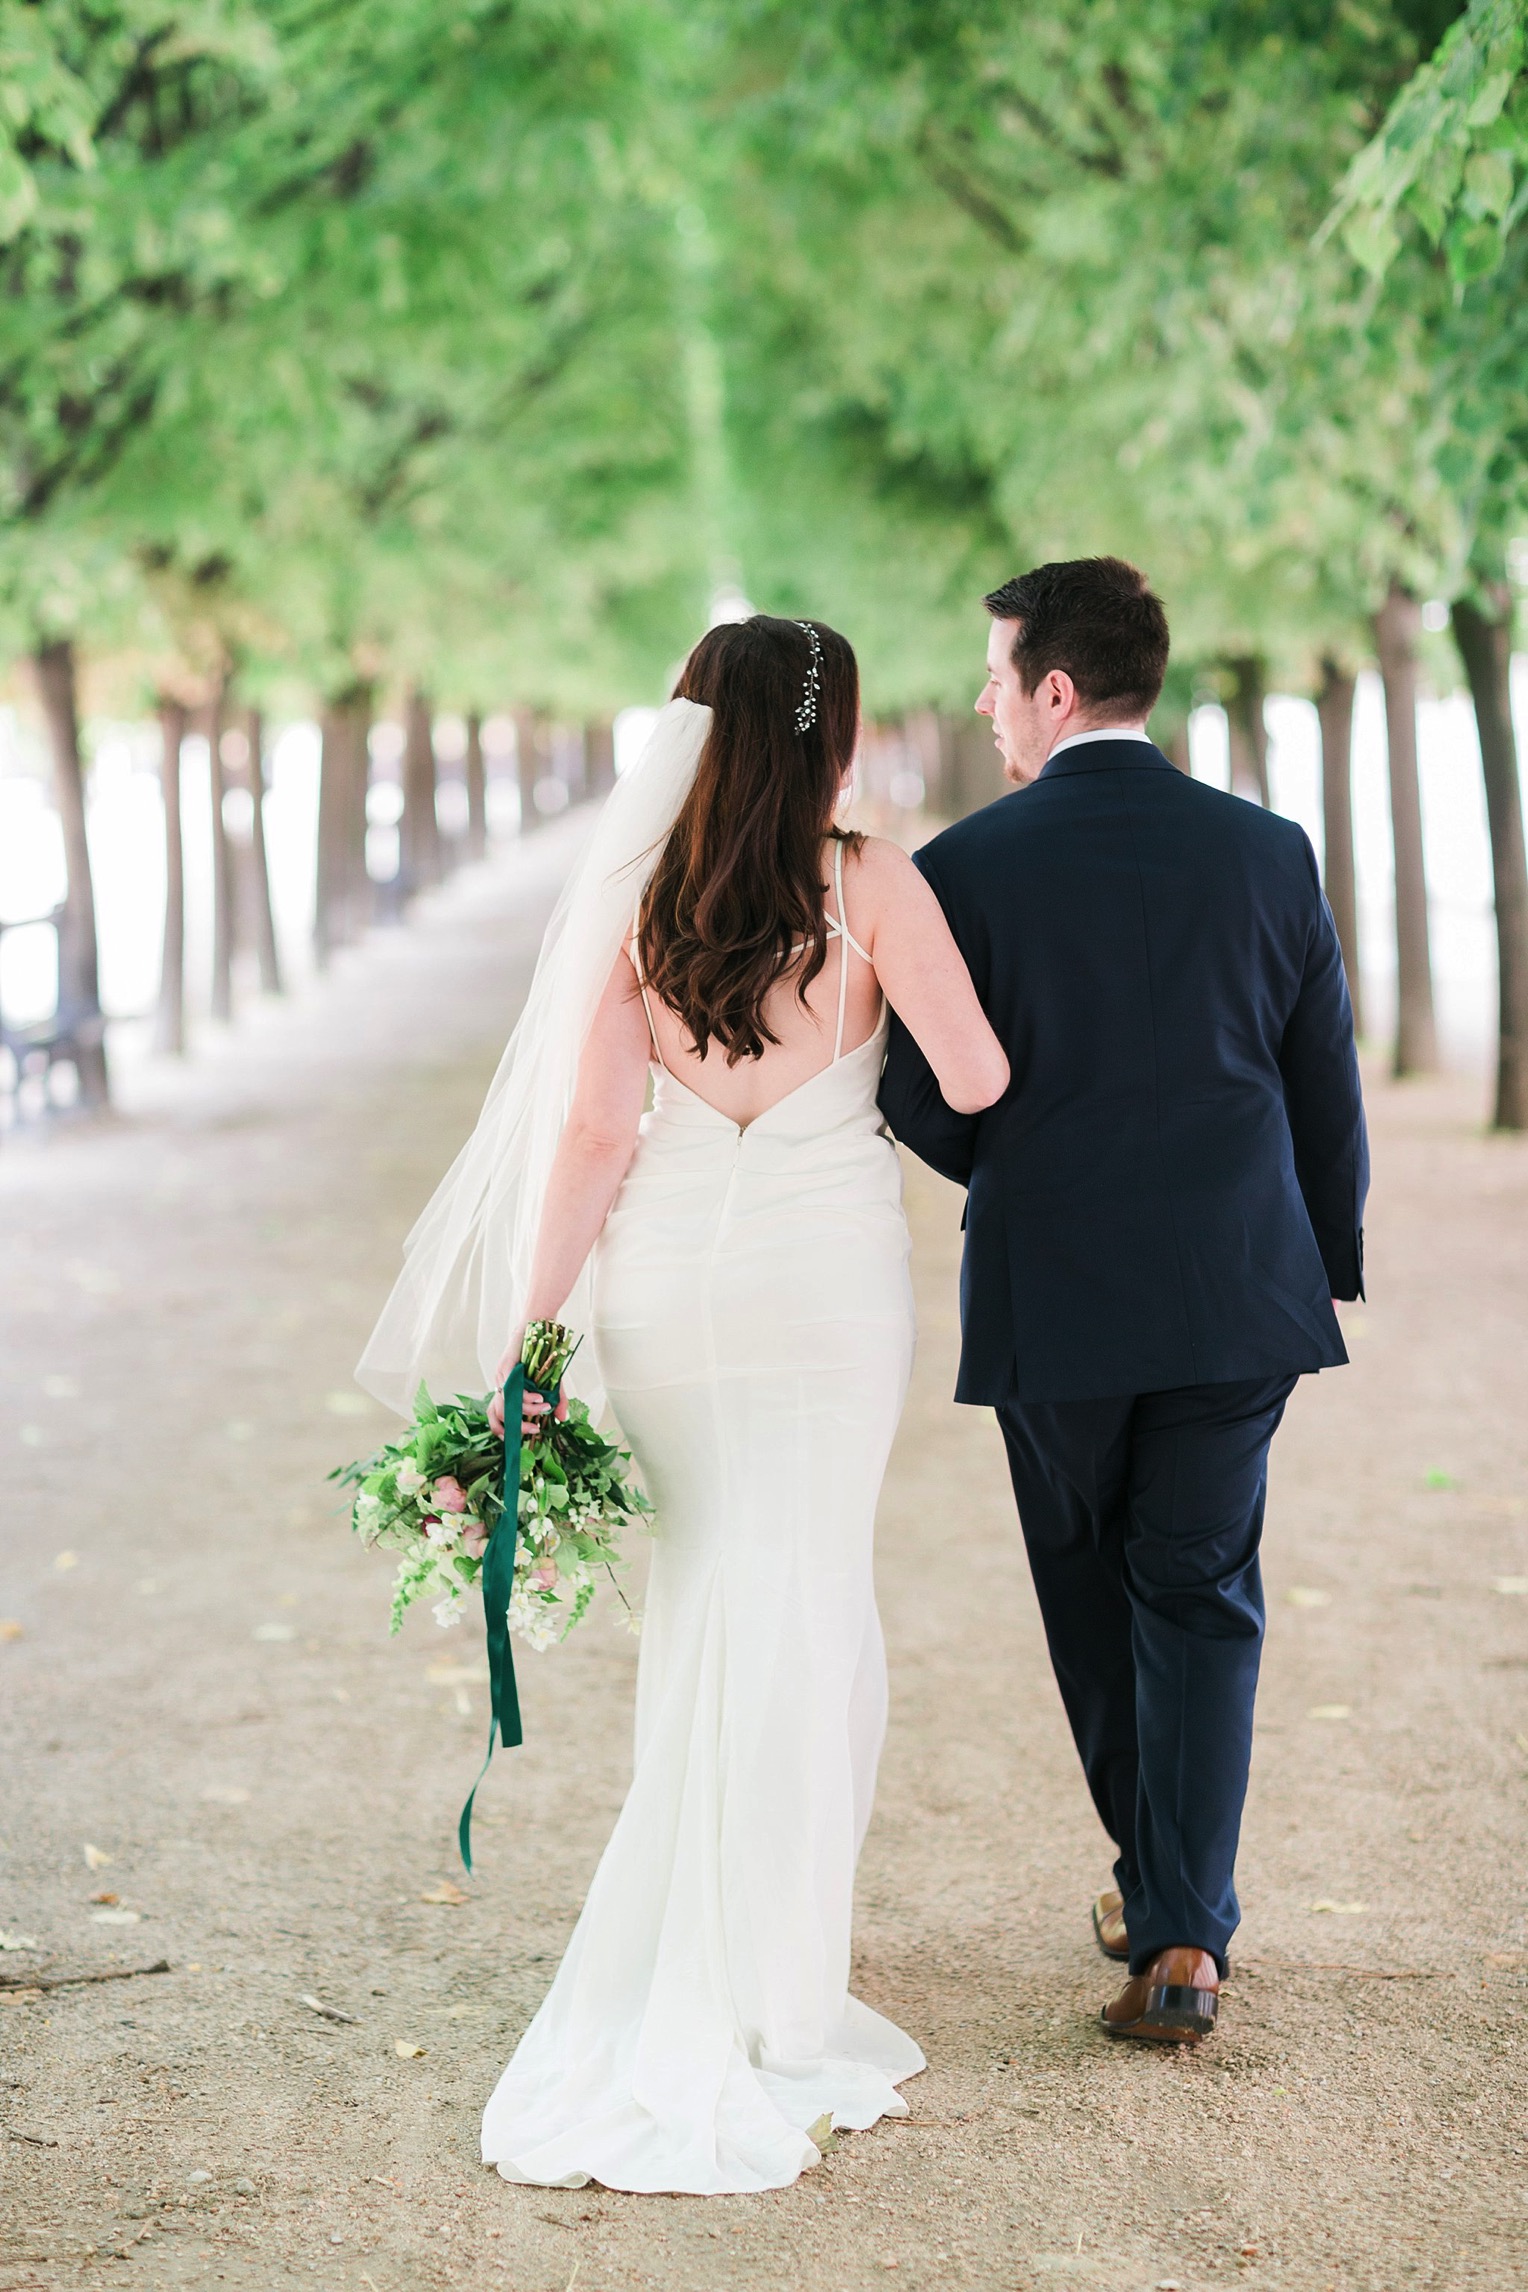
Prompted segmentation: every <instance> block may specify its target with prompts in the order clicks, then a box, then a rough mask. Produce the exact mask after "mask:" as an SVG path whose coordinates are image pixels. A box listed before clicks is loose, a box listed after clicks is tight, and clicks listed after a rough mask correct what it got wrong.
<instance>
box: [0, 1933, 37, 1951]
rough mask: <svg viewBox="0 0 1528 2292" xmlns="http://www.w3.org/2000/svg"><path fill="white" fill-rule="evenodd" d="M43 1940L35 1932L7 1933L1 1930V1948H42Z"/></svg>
mask: <svg viewBox="0 0 1528 2292" xmlns="http://www.w3.org/2000/svg"><path fill="white" fill-rule="evenodd" d="M41 1948H42V1944H41V1942H39V1941H38V1939H37V1936H36V1935H35V1934H6V1933H3V1932H0V1950H40V1949H41Z"/></svg>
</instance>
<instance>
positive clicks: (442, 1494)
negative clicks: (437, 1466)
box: [430, 1472, 467, 1512]
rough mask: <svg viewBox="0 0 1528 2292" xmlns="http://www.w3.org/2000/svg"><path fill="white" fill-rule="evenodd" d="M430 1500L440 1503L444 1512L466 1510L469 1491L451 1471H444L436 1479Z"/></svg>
mask: <svg viewBox="0 0 1528 2292" xmlns="http://www.w3.org/2000/svg"><path fill="white" fill-rule="evenodd" d="M430 1500H431V1502H432V1503H434V1504H438V1505H439V1506H440V1509H441V1511H442V1512H465V1511H466V1509H467V1491H466V1489H465V1488H463V1486H462V1484H461V1482H460V1481H459V1480H453V1479H452V1477H451V1475H450V1473H449V1472H447V1473H443V1474H442V1475H441V1477H440V1479H439V1480H437V1481H436V1483H435V1486H434V1488H433V1489H432V1490H431V1492H430Z"/></svg>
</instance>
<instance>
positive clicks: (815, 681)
mask: <svg viewBox="0 0 1528 2292" xmlns="http://www.w3.org/2000/svg"><path fill="white" fill-rule="evenodd" d="M796 626H797V628H798V629H800V630H801V631H802V633H803V634H804V636H805V637H806V641H807V643H808V645H809V646H810V647H811V655H812V657H811V659H810V661H809V662H808V663H807V672H806V683H805V684H804V685H803V687H802V690H801V706H800V707H799V708H798V709H797V711H796V730H797V731H798V732H809V731H810V730H811V728H812V726H813V725H814V724H815V723H816V722H817V695H818V694H819V692H820V691H821V690H822V639H821V638H820V637H819V636H818V634H817V631H816V630H815V629H814V628H813V626H812V624H811V622H810V621H798V622H797V623H796Z"/></svg>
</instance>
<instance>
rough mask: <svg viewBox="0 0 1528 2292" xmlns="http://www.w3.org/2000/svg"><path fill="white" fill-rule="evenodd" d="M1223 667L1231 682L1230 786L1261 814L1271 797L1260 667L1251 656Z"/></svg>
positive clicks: (1228, 710) (1228, 717) (1228, 709)
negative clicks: (1250, 800)
mask: <svg viewBox="0 0 1528 2292" xmlns="http://www.w3.org/2000/svg"><path fill="white" fill-rule="evenodd" d="M1226 665H1227V667H1228V668H1229V669H1230V671H1231V676H1232V679H1233V683H1232V687H1231V697H1230V699H1229V700H1228V701H1227V702H1226V722H1227V724H1228V726H1229V728H1230V736H1231V786H1232V788H1233V789H1234V791H1235V792H1236V794H1237V795H1238V796H1248V797H1255V798H1256V800H1257V801H1258V803H1260V804H1261V805H1262V807H1263V809H1264V811H1269V810H1271V808H1272V804H1273V797H1272V793H1271V791H1270V789H1269V785H1268V727H1267V725H1266V724H1265V723H1264V721H1263V701H1264V699H1265V698H1266V687H1265V684H1264V679H1263V664H1262V662H1261V660H1260V659H1259V658H1258V657H1257V655H1256V654H1255V653H1246V654H1244V655H1243V656H1242V657H1241V658H1240V659H1239V660H1234V661H1229V662H1227V664H1226Z"/></svg>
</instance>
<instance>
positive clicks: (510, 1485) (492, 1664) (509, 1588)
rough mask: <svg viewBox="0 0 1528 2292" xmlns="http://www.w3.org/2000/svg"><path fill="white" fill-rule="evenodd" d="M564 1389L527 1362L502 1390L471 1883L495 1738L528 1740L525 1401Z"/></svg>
mask: <svg viewBox="0 0 1528 2292" xmlns="http://www.w3.org/2000/svg"><path fill="white" fill-rule="evenodd" d="M560 1390H561V1388H560V1387H559V1386H557V1385H554V1386H553V1387H552V1389H551V1391H550V1392H548V1391H546V1390H545V1388H544V1387H542V1386H541V1385H533V1384H532V1383H531V1382H530V1380H529V1379H528V1378H527V1376H526V1374H525V1363H524V1362H523V1361H517V1362H516V1363H515V1365H514V1367H513V1368H512V1369H511V1370H510V1372H509V1379H508V1382H507V1383H506V1385H505V1387H504V1502H503V1505H502V1507H501V1509H500V1512H499V1517H498V1519H497V1520H496V1521H495V1522H494V1526H493V1533H492V1535H491V1536H490V1537H489V1539H488V1549H487V1551H486V1552H485V1553H484V1554H483V1574H482V1585H483V1622H484V1625H485V1627H486V1629H487V1633H488V1692H489V1701H490V1707H491V1716H490V1718H489V1721H488V1752H487V1756H486V1757H485V1759H484V1761H483V1764H482V1766H481V1768H480V1769H479V1770H478V1778H477V1782H476V1783H474V1784H473V1786H472V1788H471V1790H470V1791H469V1792H468V1793H467V1804H466V1805H465V1806H464V1807H463V1808H462V1815H461V1820H460V1822H459V1823H458V1824H457V1826H456V1843H457V1846H458V1848H459V1849H460V1851H461V1858H462V1866H463V1868H464V1869H465V1870H466V1872H467V1875H468V1877H469V1878H470V1877H471V1875H472V1802H473V1800H474V1799H475V1798H476V1797H477V1794H478V1784H479V1783H481V1782H482V1780H483V1777H484V1775H486V1774H487V1772H488V1769H489V1766H490V1764H491V1762H492V1759H493V1746H494V1738H495V1736H497V1737H498V1740H499V1741H500V1742H501V1743H502V1744H503V1745H504V1748H505V1750H506V1751H510V1750H513V1749H514V1748H515V1746H516V1744H518V1743H523V1742H524V1740H525V1735H524V1731H523V1729H522V1728H521V1725H520V1693H519V1690H518V1688H517V1687H516V1685H515V1659H514V1656H513V1654H512V1653H511V1651H510V1645H509V1621H508V1615H509V1601H510V1594H511V1593H512V1592H513V1591H514V1588H515V1555H516V1553H517V1552H518V1550H519V1547H520V1448H521V1423H522V1420H523V1417H524V1413H525V1396H526V1393H527V1392H532V1393H539V1394H540V1395H541V1398H542V1399H543V1400H544V1401H545V1402H546V1404H547V1406H548V1407H549V1408H553V1409H555V1408H556V1406H557V1401H558V1396H559V1393H560Z"/></svg>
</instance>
